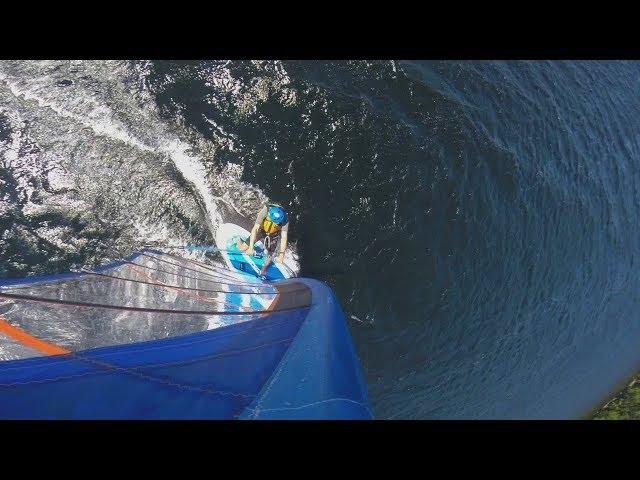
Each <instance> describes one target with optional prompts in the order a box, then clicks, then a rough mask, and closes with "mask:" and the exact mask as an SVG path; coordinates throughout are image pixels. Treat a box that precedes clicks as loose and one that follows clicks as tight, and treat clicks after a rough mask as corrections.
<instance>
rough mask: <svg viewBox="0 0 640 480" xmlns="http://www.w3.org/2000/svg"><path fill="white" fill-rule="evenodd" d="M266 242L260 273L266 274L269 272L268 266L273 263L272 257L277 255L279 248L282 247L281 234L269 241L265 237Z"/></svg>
mask: <svg viewBox="0 0 640 480" xmlns="http://www.w3.org/2000/svg"><path fill="white" fill-rule="evenodd" d="M263 243H264V244H265V248H264V255H265V259H264V263H263V264H262V269H261V270H260V275H261V276H264V275H266V273H267V268H269V265H270V264H271V259H272V258H273V256H274V255H277V252H278V250H277V249H278V248H280V235H278V236H277V237H275V238H271V239H269V240H268V241H267V240H266V239H265V241H264V242H263Z"/></svg>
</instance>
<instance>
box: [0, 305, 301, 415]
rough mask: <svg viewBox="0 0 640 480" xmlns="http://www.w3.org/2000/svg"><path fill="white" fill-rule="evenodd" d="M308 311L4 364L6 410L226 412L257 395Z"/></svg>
mask: <svg viewBox="0 0 640 480" xmlns="http://www.w3.org/2000/svg"><path fill="white" fill-rule="evenodd" d="M305 316H306V311H304V310H299V311H296V312H295V313H287V314H283V313H274V314H271V315H269V316H268V317H267V318H264V319H261V320H259V321H251V322H245V323H239V324H236V325H231V326H228V327H223V328H219V329H215V330H210V331H206V332H200V333H197V334H192V335H185V336H180V337H174V338H170V339H166V340H161V341H152V342H144V343H136V344H130V345H120V346H116V347H103V348H99V349H94V350H87V351H83V352H78V353H74V354H69V355H60V356H48V357H39V358H35V359H25V360H17V361H13V362H2V363H0V417H2V418H10V419H21V418H35V419H56V418H66V419H95V418H99V419H136V418H146V419H199V418H200V419H203V418H208V419H225V418H235V417H237V416H238V414H239V413H240V412H241V411H242V410H243V408H244V407H245V406H246V405H248V404H249V403H250V402H251V401H252V400H253V399H254V398H255V396H256V394H257V393H258V391H259V390H260V388H261V387H262V385H263V384H264V382H265V381H266V380H267V378H269V376H270V375H271V374H272V372H273V369H274V368H275V366H276V365H277V364H278V362H279V361H280V359H281V358H282V355H283V354H284V352H285V351H286V350H287V348H288V347H289V345H290V344H291V342H292V340H293V338H294V337H295V335H296V333H297V332H298V330H299V328H300V325H301V323H302V321H303V319H304V317H305Z"/></svg>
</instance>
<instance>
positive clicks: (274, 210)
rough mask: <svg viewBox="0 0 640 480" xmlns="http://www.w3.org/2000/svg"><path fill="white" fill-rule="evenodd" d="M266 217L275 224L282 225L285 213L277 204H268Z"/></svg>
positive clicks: (285, 217)
mask: <svg viewBox="0 0 640 480" xmlns="http://www.w3.org/2000/svg"><path fill="white" fill-rule="evenodd" d="M267 218H268V219H269V220H270V221H272V222H273V223H275V224H276V225H282V224H283V223H285V222H286V221H287V214H286V213H285V212H284V210H283V209H282V208H280V207H278V206H274V205H272V206H270V207H269V210H268V212H267Z"/></svg>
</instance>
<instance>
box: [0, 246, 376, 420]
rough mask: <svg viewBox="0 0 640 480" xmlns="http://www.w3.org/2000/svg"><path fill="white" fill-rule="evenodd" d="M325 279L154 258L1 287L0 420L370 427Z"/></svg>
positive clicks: (151, 254)
mask: <svg viewBox="0 0 640 480" xmlns="http://www.w3.org/2000/svg"><path fill="white" fill-rule="evenodd" d="M372 417H373V415H372V412H371V409H370V406H369V401H368V398H367V392H366V387H365V384H364V381H363V377H362V372H361V369H360V365H359V360H358V357H357V354H356V351H355V349H354V345H353V343H352V339H351V336H350V334H349V331H348V328H347V325H346V322H345V318H344V314H343V312H342V310H341V308H340V305H339V303H338V301H337V299H336V297H335V296H334V294H333V292H332V291H331V289H330V288H329V287H328V286H327V285H325V284H324V283H322V282H319V281H317V280H312V279H305V278H301V279H300V278H296V279H290V280H282V281H278V282H271V283H262V282H259V281H258V280H257V279H256V278H255V277H252V276H249V275H242V274H241V273H238V272H232V271H229V270H227V269H224V268H222V267H218V266H215V265H210V264H204V263H200V262H196V261H193V260H187V259H185V258H182V257H178V256H175V255H171V254H169V253H165V252H161V251H158V250H152V249H145V250H143V251H141V252H139V253H136V254H134V255H132V256H131V257H129V258H127V259H125V260H123V261H120V262H116V263H113V264H110V265H106V266H104V267H101V268H98V269H95V270H93V271H83V272H77V273H66V274H60V275H51V276H43V277H28V278H24V279H16V280H3V281H0V418H2V419H370V418H372Z"/></svg>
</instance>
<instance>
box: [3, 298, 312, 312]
mask: <svg viewBox="0 0 640 480" xmlns="http://www.w3.org/2000/svg"><path fill="white" fill-rule="evenodd" d="M0 298H8V299H10V300H23V301H27V302H40V303H50V304H54V305H64V306H69V307H84V308H104V309H107V310H124V311H129V312H146V313H166V314H175V315H230V316H231V315H258V314H264V313H275V312H291V311H293V310H301V309H303V308H309V307H311V306H313V304H312V303H310V304H307V305H299V306H294V307H286V308H279V309H273V310H242V311H237V312H229V311H218V310H170V309H166V308H146V307H128V306H125V305H109V304H105V303H90V302H77V301H73V300H58V299H56V298H43V297H34V296H31V295H16V294H12V293H4V292H0Z"/></svg>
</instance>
